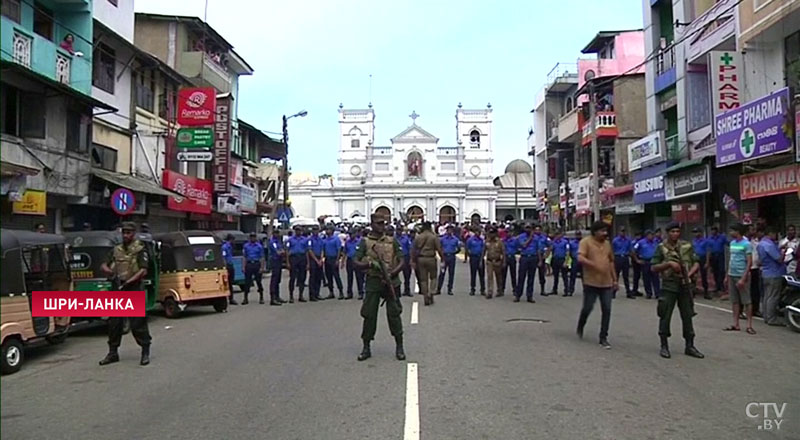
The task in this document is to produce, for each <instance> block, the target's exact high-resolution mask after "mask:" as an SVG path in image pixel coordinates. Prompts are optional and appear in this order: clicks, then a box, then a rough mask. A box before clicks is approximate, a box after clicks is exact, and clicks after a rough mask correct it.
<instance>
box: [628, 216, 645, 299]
mask: <svg viewBox="0 0 800 440" xmlns="http://www.w3.org/2000/svg"><path fill="white" fill-rule="evenodd" d="M642 238H644V233H642V231H639V232H637V233H636V235H634V236H633V239H631V252H630V254H629V255H630V257H631V266H632V267H633V296H644V295H643V294H642V292H639V280H641V279H642V266H641V265H639V264H638V263H637V262H636V257H634V255H633V247H634V246H636V243H638V242H639V240H641V239H642Z"/></svg>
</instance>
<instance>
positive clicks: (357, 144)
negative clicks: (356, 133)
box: [350, 139, 361, 148]
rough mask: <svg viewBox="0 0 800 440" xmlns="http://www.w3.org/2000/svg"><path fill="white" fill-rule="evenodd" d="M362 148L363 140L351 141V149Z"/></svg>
mask: <svg viewBox="0 0 800 440" xmlns="http://www.w3.org/2000/svg"><path fill="white" fill-rule="evenodd" d="M360 146H361V140H360V139H351V140H350V148H358V147H360Z"/></svg>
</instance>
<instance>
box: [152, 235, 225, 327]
mask: <svg viewBox="0 0 800 440" xmlns="http://www.w3.org/2000/svg"><path fill="white" fill-rule="evenodd" d="M153 240H154V241H155V242H156V246H158V247H159V249H160V254H161V277H160V280H159V286H158V301H159V302H160V303H161V305H162V307H164V314H165V315H166V316H167V318H177V317H178V315H180V313H181V312H182V311H183V310H184V309H185V308H186V307H187V306H189V305H210V306H214V310H216V311H217V312H224V311H226V310H227V309H228V295H229V292H228V283H229V282H230V280H229V279H228V271H227V269H226V268H225V261H224V260H223V258H222V240H220V239H219V237H217V236H215V235H214V234H213V233H211V232H207V231H179V232H167V233H163V234H156V235H154V236H153Z"/></svg>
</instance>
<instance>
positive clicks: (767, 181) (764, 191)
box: [739, 164, 800, 231]
mask: <svg viewBox="0 0 800 440" xmlns="http://www.w3.org/2000/svg"><path fill="white" fill-rule="evenodd" d="M739 192H740V194H741V198H742V209H741V211H742V213H741V215H742V218H750V219H752V221H753V222H754V223H755V222H757V220H758V219H763V221H764V222H765V223H766V224H767V225H772V226H775V227H777V228H779V229H780V230H781V231H785V230H786V226H788V225H790V224H793V225H795V226H800V165H798V164H793V165H785V166H782V167H777V168H773V169H770V170H767V171H761V172H758V173H750V174H744V175H742V176H741V177H739Z"/></svg>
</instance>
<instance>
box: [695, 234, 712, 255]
mask: <svg viewBox="0 0 800 440" xmlns="http://www.w3.org/2000/svg"><path fill="white" fill-rule="evenodd" d="M710 247H711V242H709V241H708V239H707V238H705V237H702V238H694V239H692V248H694V253H695V255H697V256H698V257H700V258H706V254H707V253H708V249H709V248H710Z"/></svg>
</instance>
